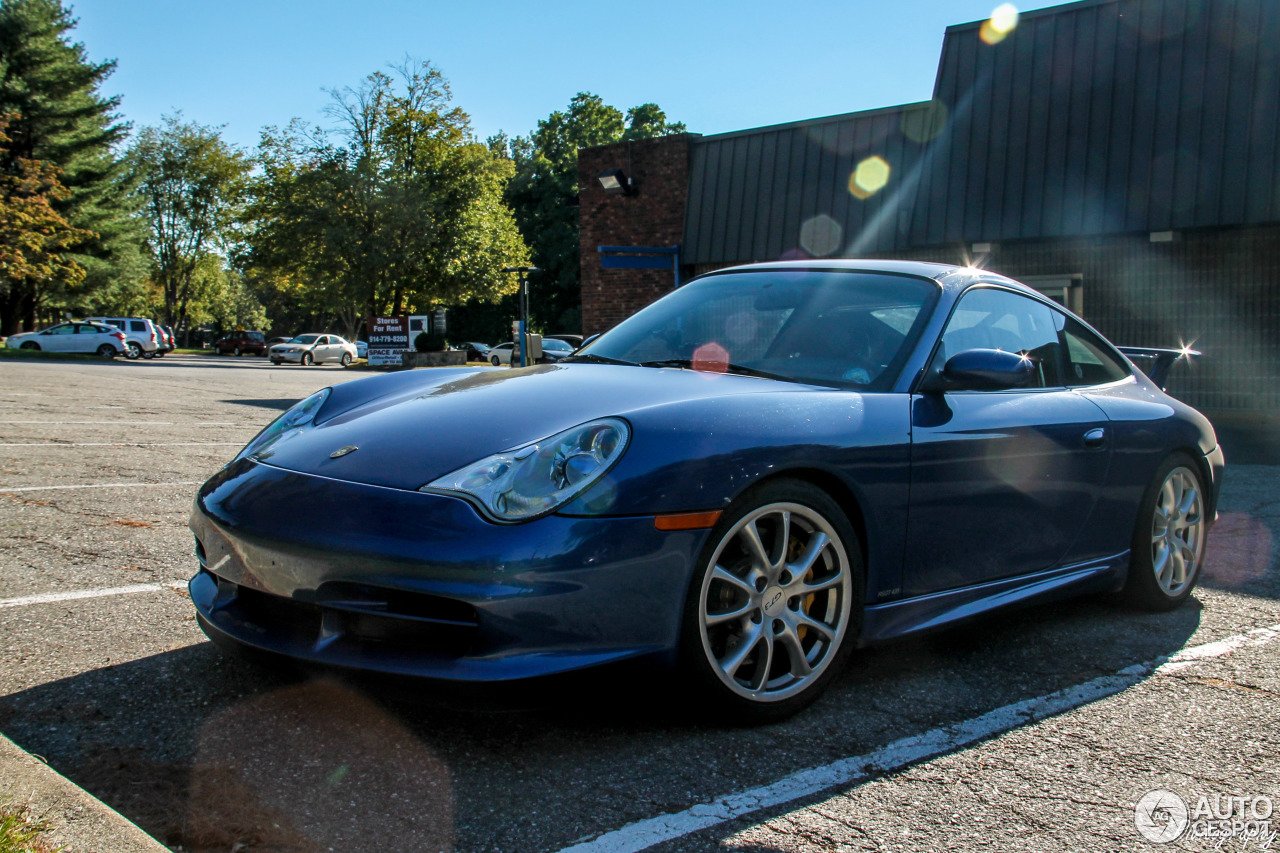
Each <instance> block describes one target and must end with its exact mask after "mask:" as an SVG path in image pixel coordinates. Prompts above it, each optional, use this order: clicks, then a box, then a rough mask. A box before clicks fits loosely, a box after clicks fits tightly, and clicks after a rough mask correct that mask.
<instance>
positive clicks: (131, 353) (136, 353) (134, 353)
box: [125, 341, 142, 359]
mask: <svg viewBox="0 0 1280 853" xmlns="http://www.w3.org/2000/svg"><path fill="white" fill-rule="evenodd" d="M125 346H126V347H127V348H128V349H127V350H126V351H125V357H126V358H129V359H135V358H140V357H141V356H142V344H140V343H138V342H137V341H129V343H127V344H125Z"/></svg>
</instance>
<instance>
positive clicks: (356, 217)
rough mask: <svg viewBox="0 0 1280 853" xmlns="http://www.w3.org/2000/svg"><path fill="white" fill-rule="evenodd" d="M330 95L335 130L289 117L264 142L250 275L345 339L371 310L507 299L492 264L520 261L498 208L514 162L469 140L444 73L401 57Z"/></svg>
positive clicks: (514, 234)
mask: <svg viewBox="0 0 1280 853" xmlns="http://www.w3.org/2000/svg"><path fill="white" fill-rule="evenodd" d="M331 95H332V98H333V100H332V104H331V106H330V109H329V113H330V115H331V116H332V117H333V118H335V119H336V120H337V121H338V124H339V127H338V129H337V131H335V132H334V133H333V134H326V133H324V132H321V131H318V130H315V129H313V128H310V127H308V126H306V125H305V124H303V123H301V122H296V121H295V122H294V123H293V124H291V125H290V127H289V128H287V129H286V130H284V131H279V130H276V129H274V128H270V129H268V130H267V131H266V132H264V134H263V141H262V145H261V146H260V149H259V163H260V165H261V176H260V178H259V180H258V181H257V182H256V184H255V189H254V199H255V201H254V204H253V206H252V208H251V210H250V211H249V217H248V218H249V219H250V220H251V221H253V222H255V223H257V224H256V225H255V227H254V228H253V230H252V233H251V234H250V235H249V243H250V245H251V251H250V254H249V256H248V258H247V261H246V265H247V268H248V269H250V270H251V275H252V276H253V277H254V279H255V280H256V281H259V282H262V283H264V284H265V283H267V282H270V283H271V285H272V287H273V288H274V290H275V292H276V294H278V295H282V294H285V293H292V294H293V295H294V297H295V298H296V302H295V303H294V305H293V306H292V308H291V313H292V312H298V313H305V312H308V311H310V312H313V313H314V312H316V311H317V310H321V311H323V312H328V313H330V314H331V315H332V316H335V317H336V318H337V319H338V321H339V322H340V323H342V324H343V326H344V328H345V329H346V331H347V332H348V334H350V333H351V332H353V331H354V330H355V329H356V328H358V325H359V321H360V320H361V319H363V318H365V317H369V316H373V315H375V314H382V313H386V312H390V313H393V314H398V313H401V312H404V311H419V312H426V311H428V310H430V309H432V308H435V307H439V306H448V305H456V304H459V303H461V302H463V301H466V300H468V299H472V298H481V299H493V298H497V297H499V296H501V295H502V294H503V293H506V292H509V291H510V290H511V289H512V288H513V287H514V282H512V281H511V280H510V277H509V276H505V275H503V274H502V273H501V268H502V267H503V266H506V265H512V264H522V263H525V262H527V257H528V253H527V250H526V249H525V247H524V244H523V243H522V242H521V240H520V236H519V232H518V231H517V229H516V226H515V223H514V220H513V218H512V215H511V212H510V210H508V209H507V208H506V206H505V204H504V203H503V200H502V193H503V189H504V187H505V184H506V182H507V181H508V180H509V179H510V177H511V174H512V165H511V163H510V162H509V161H508V160H505V159H502V158H497V157H495V156H494V155H493V154H492V152H491V151H490V150H489V148H487V147H486V146H484V145H481V144H479V143H477V142H476V141H475V139H474V137H473V135H472V133H471V127H470V119H469V118H468V116H467V114H466V113H465V112H463V111H462V110H461V109H459V108H457V107H453V106H451V105H450V101H451V99H452V95H451V94H450V91H449V86H448V82H447V81H446V80H445V79H444V77H443V75H441V73H440V72H439V71H438V70H437V69H436V68H435V67H434V66H432V65H431V64H430V63H424V62H415V61H407V62H405V63H404V64H403V65H401V66H399V67H397V68H395V69H393V73H391V74H388V73H383V72H377V73H374V74H371V75H369V76H368V77H367V78H365V80H364V81H363V82H362V83H361V84H360V85H359V86H358V87H355V88H346V89H343V90H335V91H333V92H331ZM331 136H332V137H333V139H332V140H331ZM335 140H336V141H335ZM268 301H269V302H270V301H271V300H268Z"/></svg>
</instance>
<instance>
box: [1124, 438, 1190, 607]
mask: <svg viewBox="0 0 1280 853" xmlns="http://www.w3.org/2000/svg"><path fill="white" fill-rule="evenodd" d="M1208 533H1209V525H1208V520H1207V519H1206V517H1205V493H1204V487H1203V486H1202V485H1201V479H1200V474H1199V471H1198V469H1197V468H1196V464H1195V462H1193V461H1192V460H1191V458H1190V457H1189V456H1187V455H1186V454H1185V453H1175V454H1173V455H1172V456H1170V457H1169V458H1168V459H1166V460H1165V461H1164V462H1163V463H1162V464H1161V465H1160V467H1159V468H1157V469H1156V473H1155V476H1153V477H1152V478H1151V484H1150V485H1149V486H1148V487H1147V492H1146V494H1145V495H1143V498H1142V503H1141V504H1140V505H1139V508H1138V522H1137V525H1136V526H1135V528H1134V531H1133V543H1132V546H1131V549H1132V550H1131V551H1130V559H1129V577H1128V579H1127V580H1126V581H1125V587H1124V592H1125V597H1126V598H1128V599H1129V601H1130V602H1132V603H1133V604H1136V605H1138V606H1139V607H1142V608H1144V609H1147V610H1172V609H1173V608H1175V607H1177V606H1178V605H1180V604H1182V602H1184V601H1186V600H1187V598H1188V597H1190V595H1191V590H1192V589H1194V588H1195V585H1196V581H1197V580H1198V579H1199V577H1200V567H1201V564H1202V563H1203V561H1204V546H1205V539H1206V537H1207V536H1208Z"/></svg>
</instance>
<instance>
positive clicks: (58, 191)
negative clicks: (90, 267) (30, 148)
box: [0, 117, 90, 309]
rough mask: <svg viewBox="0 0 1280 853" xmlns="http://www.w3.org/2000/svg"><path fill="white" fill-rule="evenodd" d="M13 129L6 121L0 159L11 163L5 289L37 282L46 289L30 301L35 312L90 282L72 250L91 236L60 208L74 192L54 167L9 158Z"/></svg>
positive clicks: (2, 213)
mask: <svg viewBox="0 0 1280 853" xmlns="http://www.w3.org/2000/svg"><path fill="white" fill-rule="evenodd" d="M7 126H8V120H7V119H6V118H3V117H0V159H8V160H9V162H10V163H11V167H10V169H9V170H6V171H4V172H0V287H5V288H6V289H8V290H10V291H12V290H15V289H18V288H22V287H24V286H26V285H28V284H30V283H37V284H38V285H40V288H39V289H38V290H37V291H35V292H34V293H33V294H32V295H31V297H30V298H31V299H32V300H33V301H32V307H33V309H39V308H40V307H41V305H40V303H41V300H42V297H44V296H47V295H48V294H49V293H50V291H51V290H52V289H53V288H56V287H58V286H62V287H73V286H75V285H77V284H80V283H81V282H82V281H83V280H84V277H85V270H84V267H82V266H81V265H80V264H78V263H76V261H75V259H74V258H73V257H72V256H71V255H70V254H69V253H68V251H67V250H68V248H69V247H71V246H73V245H75V244H77V243H79V242H82V241H84V240H85V239H86V238H87V237H88V236H90V235H88V234H86V232H85V231H83V230H82V229H79V228H75V227H73V226H71V225H70V224H69V223H68V222H67V220H66V218H64V217H63V215H62V214H61V213H59V212H58V211H57V209H56V208H55V206H54V205H55V204H56V203H57V202H59V201H62V200H64V199H65V198H66V197H67V196H68V195H70V193H69V192H68V191H67V189H66V188H65V187H63V186H62V184H61V183H60V182H59V181H58V175H57V171H58V170H57V169H56V168H55V167H54V166H53V165H51V164H49V163H43V162H41V161H39V160H27V159H23V158H8V157H7V156H6V155H8V153H9V146H10V144H11V139H10V137H9V135H8V134H7V133H5V129H6V127H7Z"/></svg>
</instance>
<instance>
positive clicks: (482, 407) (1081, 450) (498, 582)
mask: <svg viewBox="0 0 1280 853" xmlns="http://www.w3.org/2000/svg"><path fill="white" fill-rule="evenodd" d="M1141 354H1142V355H1143V356H1147V357H1153V358H1156V359H1157V360H1163V363H1164V364H1165V365H1166V366H1167V362H1168V361H1169V360H1171V358H1172V357H1173V356H1176V355H1177V353H1176V352H1172V353H1170V352H1160V351H1146V352H1143V353H1141ZM1136 355H1137V353H1135V356H1136ZM1153 375H1154V372H1153ZM476 423H485V424H487V425H489V427H488V428H487V429H485V430H484V431H482V432H478V431H476V430H475V429H473V428H472V425H474V424H476ZM1222 468H1223V457H1222V452H1221V450H1220V449H1219V448H1218V445H1217V440H1216V438H1215V436H1214V432H1213V428H1212V427H1211V426H1210V424H1209V422H1208V421H1207V420H1206V419H1205V418H1204V417H1203V416H1202V415H1200V414H1199V413H1198V412H1196V411H1195V410H1193V409H1191V408H1190V407H1188V406H1186V405H1184V404H1182V403H1180V402H1179V401H1177V400H1175V399H1173V398H1171V397H1169V396H1168V395H1166V394H1165V393H1164V392H1163V391H1162V390H1161V388H1160V387H1159V385H1158V384H1157V382H1156V381H1153V379H1152V378H1151V377H1148V376H1147V375H1145V374H1144V373H1143V372H1142V371H1140V370H1137V369H1135V368H1134V365H1133V363H1132V362H1131V361H1130V360H1129V359H1128V358H1127V357H1126V355H1124V354H1123V353H1122V352H1121V351H1119V350H1117V349H1116V348H1115V347H1113V346H1112V345H1111V344H1109V343H1108V342H1107V341H1106V340H1104V339H1103V338H1102V337H1101V336H1100V335H1099V334H1098V333H1097V332H1096V331H1094V330H1093V329H1091V328H1090V327H1089V326H1088V325H1086V324H1085V323H1084V322H1082V321H1081V320H1080V319H1079V318H1077V317H1075V316H1073V315H1072V314H1070V313H1068V312H1067V311H1064V310H1063V309H1062V308H1061V307H1060V306H1058V305H1057V304H1055V303H1053V302H1052V301H1050V300H1048V299H1047V298H1045V297H1044V296H1042V295H1040V294H1039V293H1037V292H1036V291H1034V290H1031V289H1030V288H1027V287H1025V286H1023V285H1020V284H1018V283H1017V282H1014V281H1011V280H1010V279H1007V278H1004V277H1002V276H999V275H995V274H993V273H989V272H985V271H982V270H976V269H970V268H958V267H951V266H943V265H937V264H925V263H911V262H892V261H874V262H869V261H868V262H861V261H829V262H828V261H822V262H816V261H810V262H786V263H772V264H761V265H754V266H749V267H737V268H733V269H727V270H722V271H719V272H715V273H711V274H708V275H704V276H701V277H699V278H697V279H694V280H693V281H691V282H689V283H688V284H686V285H685V286H683V287H681V288H679V289H678V290H675V291H674V292H672V293H670V294H668V295H667V296H665V297H664V298H662V299H660V300H658V301H656V302H654V303H653V304H651V305H649V306H648V307H647V308H645V309H643V310H642V311H640V312H638V313H637V314H635V315H634V316H632V317H631V318H629V319H628V320H626V321H624V322H622V323H621V324H619V325H618V326H616V327H614V328H613V329H611V330H609V331H608V332H606V333H605V334H604V335H602V336H600V337H599V338H597V339H595V340H593V341H590V342H588V343H587V345H586V346H585V347H583V348H582V349H580V350H578V351H577V352H576V353H575V354H574V355H572V356H571V357H568V358H565V359H563V360H561V361H559V362H557V363H555V364H547V365H539V366H535V367H528V368H521V369H515V370H494V369H492V368H488V367H467V368H456V369H435V370H425V371H408V372H400V373H393V374H388V375H384V376H379V377H376V378H371V379H366V380H361V381H356V382H349V383H346V384H342V385H339V386H336V387H333V388H327V389H325V390H323V391H320V392H319V393H317V394H315V395H313V396H311V397H308V398H307V399H305V400H303V401H302V402H300V403H298V404H297V405H296V406H295V407H293V408H292V409H291V410H289V411H288V412H286V413H285V414H284V415H282V416H281V417H280V418H279V419H278V420H276V421H275V422H274V423H272V424H271V425H270V426H268V427H267V428H266V429H264V430H263V431H262V432H261V433H260V434H259V435H258V436H257V437H256V438H255V439H254V440H253V441H251V442H250V443H249V444H248V446H246V447H245V448H244V450H242V451H241V452H240V454H239V455H238V456H237V457H236V458H235V459H234V460H233V461H232V462H231V463H229V464H228V465H227V466H226V467H225V468H224V469H222V470H221V471H219V472H218V473H217V474H215V475H214V476H213V477H212V478H211V479H210V480H209V481H208V482H207V483H205V485H204V486H203V487H202V488H201V489H200V491H199V495H198V497H197V500H196V506H195V509H194V512H193V515H192V520H191V528H192V530H193V531H194V532H195V536H196V540H197V544H196V551H197V556H198V558H199V561H200V571H199V573H198V574H197V575H196V577H195V578H194V579H193V580H192V581H191V585H190V590H191V598H192V600H193V601H194V603H195V606H196V609H197V615H198V618H199V622H200V625H201V627H202V628H203V629H204V631H205V632H206V633H207V634H208V635H209V636H210V637H211V638H212V639H214V640H215V641H217V642H219V643H221V644H224V645H227V646H231V647H237V648H244V647H248V648H251V649H256V650H259V651H265V652H269V653H274V654H276V655H281V656H285V657H288V658H292V659H295V660H301V661H305V662H308V663H316V664H323V665H328V666H335V667H346V668H355V669H360V670H373V671H379V672H385V673H396V674H401V675H413V676H421V677H426V678H432V679H442V680H452V681H459V682H506V681H512V680H517V679H526V678H534V677H539V676H546V675H551V674H555V673H565V672H570V671H575V670H582V669H586V668H589V667H597V666H602V665H605V664H612V663H615V662H621V661H628V660H631V661H639V660H645V661H647V662H651V663H656V664H658V665H661V666H664V667H669V668H670V671H671V672H672V673H673V675H678V676H681V677H683V678H685V679H687V680H688V682H689V683H691V684H692V685H693V686H694V687H696V688H697V689H698V690H700V691H702V692H703V693H704V695H705V697H706V698H707V699H708V700H710V701H712V702H715V703H716V704H717V705H719V706H721V707H727V709H728V710H730V711H735V712H738V713H739V714H741V715H743V716H746V717H754V718H757V719H769V718H776V717H779V716H783V715H785V714H789V713H793V712H795V711H796V710H798V709H800V708H801V707H803V706H804V705H805V704H807V703H808V702H810V701H812V700H813V699H814V698H815V697H816V696H817V695H818V694H819V693H820V692H821V690H822V689H823V687H824V685H825V684H826V683H827V682H828V681H830V679H831V678H832V677H833V676H834V675H835V674H836V673H837V672H838V670H839V668H840V663H841V661H842V660H843V659H845V658H846V657H847V656H848V654H849V653H850V652H851V650H852V649H853V648H854V647H855V646H858V645H860V644H866V643H871V642H876V641H881V640H885V639H888V638H892V637H898V636H902V635H904V634H908V633H911V632H915V631H921V630H925V629H932V628H937V627H940V626H945V625H949V624H953V623H955V622H957V621H959V620H963V619H968V618H971V617H974V616H977V615H979V614H982V613H985V612H988V611H991V610H993V609H995V608H998V607H1005V606H1009V605H1017V604H1024V603H1029V602H1035V601H1042V600H1046V599H1049V598H1052V597H1060V596H1065V595H1071V594H1077V593H1085V592H1090V591H1103V590H1118V591H1123V593H1124V594H1125V595H1126V596H1127V597H1128V598H1129V599H1131V600H1132V601H1133V602H1134V603H1135V604H1137V605H1139V606H1142V607H1146V608H1151V609H1167V608H1171V607H1175V606H1177V605H1178V604H1180V603H1181V602H1183V601H1184V600H1185V599H1186V598H1187V597H1188V596H1189V595H1190V594H1191V591H1192V588H1193V587H1194V586H1195V583H1196V579H1197V575H1198V573H1199V571H1200V566H1201V561H1202V557H1203V555H1204V548H1205V538H1206V536H1207V534H1208V531H1209V527H1210V524H1211V523H1212V520H1213V519H1214V517H1215V512H1216V510H1215V506H1216V500H1217V494H1218V484H1219V482H1220V480H1221V475H1222Z"/></svg>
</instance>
